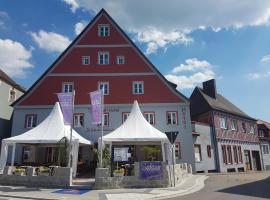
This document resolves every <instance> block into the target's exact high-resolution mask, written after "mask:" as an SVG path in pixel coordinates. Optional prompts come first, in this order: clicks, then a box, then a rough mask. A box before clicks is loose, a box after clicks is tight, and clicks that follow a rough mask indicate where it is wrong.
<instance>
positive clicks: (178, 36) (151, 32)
mask: <svg viewBox="0 0 270 200" xmlns="http://www.w3.org/2000/svg"><path fill="white" fill-rule="evenodd" d="M137 40H138V41H139V42H144V43H147V49H146V54H151V53H155V52H156V51H157V49H158V48H166V47H167V46H168V45H169V44H184V45H187V44H189V43H191V42H192V41H193V39H192V38H190V37H188V36H187V35H186V34H185V33H181V32H179V31H172V32H167V33H166V32H165V33H163V32H161V31H158V30H157V29H154V28H149V29H148V30H145V31H143V32H138V35H137Z"/></svg>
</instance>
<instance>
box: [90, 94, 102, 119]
mask: <svg viewBox="0 0 270 200" xmlns="http://www.w3.org/2000/svg"><path fill="white" fill-rule="evenodd" d="M90 99H91V104H92V123H93V124H101V118H102V92H101V91H100V90H97V91H94V92H90Z"/></svg>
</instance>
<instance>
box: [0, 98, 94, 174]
mask: <svg viewBox="0 0 270 200" xmlns="http://www.w3.org/2000/svg"><path fill="white" fill-rule="evenodd" d="M64 137H66V138H67V139H68V140H70V126H67V125H65V124H64V118H63V114H62V111H61V109H60V105H59V102H56V103H55V105H54V107H53V109H52V111H51V113H50V114H49V115H48V117H47V118H46V119H45V120H44V121H42V122H41V123H40V124H39V125H38V126H37V127H35V128H33V129H31V130H29V131H27V132H25V133H23V134H20V135H17V136H14V137H10V138H6V139H4V140H2V147H1V159H0V169H1V170H2V169H3V168H4V167H5V165H6V162H7V154H8V145H12V147H13V149H12V161H11V162H12V163H11V164H12V165H13V164H14V155H15V147H16V144H17V143H20V144H56V143H58V142H59V141H60V140H61V139H62V138H64ZM79 143H80V144H83V145H90V144H91V142H90V141H89V140H87V139H85V138H84V137H82V136H81V135H80V134H79V133H77V132H76V131H75V130H73V129H72V152H73V155H74V156H73V159H74V161H75V162H73V170H74V171H76V169H74V168H76V166H75V165H76V164H77V161H76V160H75V159H76V158H77V154H78V146H79Z"/></svg>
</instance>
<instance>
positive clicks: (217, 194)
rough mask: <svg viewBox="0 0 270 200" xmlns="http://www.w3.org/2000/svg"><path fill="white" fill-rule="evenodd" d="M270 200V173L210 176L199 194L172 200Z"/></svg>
mask: <svg viewBox="0 0 270 200" xmlns="http://www.w3.org/2000/svg"><path fill="white" fill-rule="evenodd" d="M176 199H180V200H234V199H237V200H255V199H256V200H260V199H264V200H265V199H270V172H258V173H245V174H226V175H222V174H220V175H210V176H209V178H208V179H207V180H206V181H205V187H204V188H203V189H202V190H200V191H199V192H196V193H193V194H190V195H186V196H181V197H176V198H172V199H170V200H176Z"/></svg>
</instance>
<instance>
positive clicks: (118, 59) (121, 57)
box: [116, 56, 125, 65]
mask: <svg viewBox="0 0 270 200" xmlns="http://www.w3.org/2000/svg"><path fill="white" fill-rule="evenodd" d="M121 60H122V62H120V61H121ZM116 64H117V65H124V64H125V56H116Z"/></svg>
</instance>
